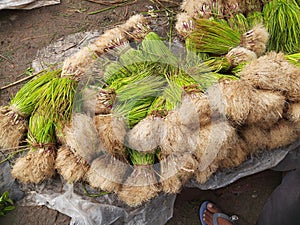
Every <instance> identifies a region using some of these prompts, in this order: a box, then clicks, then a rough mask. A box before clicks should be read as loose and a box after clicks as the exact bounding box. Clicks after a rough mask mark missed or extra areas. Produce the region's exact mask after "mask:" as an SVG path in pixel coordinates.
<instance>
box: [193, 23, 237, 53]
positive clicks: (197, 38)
mask: <svg viewBox="0 0 300 225" xmlns="http://www.w3.org/2000/svg"><path fill="white" fill-rule="evenodd" d="M190 39H191V41H192V43H193V45H194V46H195V48H196V50H197V52H204V53H211V54H216V55H224V54H226V53H227V52H228V51H229V50H230V49H231V48H234V47H236V46H238V45H239V43H240V41H241V34H240V33H239V32H238V31H237V30H233V29H232V28H231V27H230V26H229V25H228V24H227V25H225V24H224V23H223V22H219V21H213V20H206V19H196V20H195V29H194V31H193V32H192V33H191V35H190Z"/></svg>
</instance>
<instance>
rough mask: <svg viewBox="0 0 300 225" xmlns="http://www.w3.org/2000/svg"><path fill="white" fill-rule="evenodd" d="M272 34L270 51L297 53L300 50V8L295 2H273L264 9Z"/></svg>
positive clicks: (275, 0) (274, 0)
mask: <svg viewBox="0 0 300 225" xmlns="http://www.w3.org/2000/svg"><path fill="white" fill-rule="evenodd" d="M263 14H264V19H265V25H266V28H267V30H268V32H269V33H270V39H269V46H268V50H269V51H271V50H274V51H276V52H279V51H282V52H284V53H287V54H292V53H296V52H298V51H299V49H300V42H299V36H300V7H299V5H298V4H297V2H296V1H295V0H273V1H271V2H269V3H268V4H266V5H265V7H264V9H263Z"/></svg>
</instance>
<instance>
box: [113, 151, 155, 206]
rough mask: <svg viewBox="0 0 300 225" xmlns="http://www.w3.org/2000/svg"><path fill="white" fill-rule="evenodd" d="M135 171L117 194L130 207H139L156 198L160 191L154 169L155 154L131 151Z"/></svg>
mask: <svg viewBox="0 0 300 225" xmlns="http://www.w3.org/2000/svg"><path fill="white" fill-rule="evenodd" d="M129 152H130V158H131V162H132V164H133V170H132V171H131V174H130V176H129V177H128V178H127V179H126V181H125V182H124V184H123V185H122V188H121V189H120V191H119V192H118V193H117V194H118V196H119V198H120V199H121V200H122V201H124V202H126V203H127V204H128V205H129V206H133V207H135V206H139V205H141V204H142V203H144V202H147V201H149V200H150V199H152V198H154V197H156V196H157V195H158V192H159V191H160V187H159V185H158V181H157V178H156V174H155V171H154V168H153V164H154V162H155V154H154V153H153V152H149V153H145V152H138V151H136V150H132V149H129Z"/></svg>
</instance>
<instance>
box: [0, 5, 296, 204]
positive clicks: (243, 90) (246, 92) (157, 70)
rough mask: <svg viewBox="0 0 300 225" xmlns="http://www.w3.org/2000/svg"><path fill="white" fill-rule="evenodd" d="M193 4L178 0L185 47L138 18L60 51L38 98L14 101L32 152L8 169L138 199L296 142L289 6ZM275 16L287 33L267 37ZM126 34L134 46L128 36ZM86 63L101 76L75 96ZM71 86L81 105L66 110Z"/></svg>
mask: <svg viewBox="0 0 300 225" xmlns="http://www.w3.org/2000/svg"><path fill="white" fill-rule="evenodd" d="M210 2H218V5H217V6H215V5H210ZM257 2H258V1H257ZM194 3H196V1H195V2H193V1H185V2H184V3H183V6H182V8H183V10H185V11H186V14H185V16H188V20H181V19H180V16H179V17H178V22H177V26H176V27H177V29H178V31H179V32H178V33H179V34H181V35H183V37H184V39H185V46H186V48H185V50H186V54H182V55H179V56H178V55H175V54H174V53H173V52H172V51H171V50H170V49H169V48H168V47H167V45H165V44H164V42H163V41H162V39H161V38H160V37H159V36H158V35H157V34H156V33H154V32H149V30H148V29H147V26H146V25H145V21H144V18H142V17H139V16H137V17H134V19H132V18H131V19H130V20H129V21H127V22H126V23H125V25H121V26H120V27H118V28H114V29H112V30H110V31H107V32H105V33H104V34H103V36H101V37H100V38H99V39H98V40H97V41H96V42H95V43H94V44H92V45H90V46H88V47H86V48H84V49H82V50H80V51H79V52H77V53H76V54H75V55H73V56H71V57H70V58H68V59H67V60H66V61H65V62H64V65H63V68H62V73H60V71H59V72H58V74H59V75H57V73H53V76H54V78H51V79H50V80H46V81H43V82H42V83H40V82H37V81H38V79H37V80H36V84H35V83H33V85H34V87H37V88H36V91H37V93H38V91H39V93H41V94H38V95H36V96H37V97H36V98H34V99H33V100H32V98H33V97H31V99H30V104H29V103H26V102H25V101H24V104H26V106H27V105H29V106H31V105H32V107H31V108H32V109H31V111H30V112H26V111H25V110H23V109H22V108H21V107H17V110H13V109H15V108H16V107H14V108H12V107H10V108H9V110H10V111H9V115H11V114H13V115H16V113H17V112H18V113H17V115H22V117H21V118H24V119H22V120H21V122H22V121H24V122H23V123H22V124H23V125H22V126H23V128H22V129H21V128H20V129H19V130H21V131H22V132H24V130H25V126H26V120H25V118H26V117H30V118H29V132H28V135H27V136H28V141H29V143H30V145H31V148H32V151H30V152H29V153H28V155H27V156H26V157H25V158H20V159H18V160H17V162H16V164H15V166H14V168H13V171H12V173H13V175H14V176H15V177H16V178H18V179H19V180H20V181H22V182H34V183H38V182H41V181H42V180H44V179H48V178H50V177H51V176H52V175H53V174H54V172H55V169H56V170H57V172H58V173H59V174H60V175H62V176H63V177H64V179H65V180H67V181H68V182H78V181H83V182H87V183H89V184H90V185H91V186H92V187H94V188H98V189H101V190H104V191H108V192H114V193H116V194H117V195H118V196H119V198H120V199H121V200H122V201H124V202H126V203H127V204H128V205H130V206H138V205H141V204H142V203H144V202H147V201H149V200H150V199H152V198H154V197H155V196H157V195H158V194H159V192H165V193H178V192H179V191H180V190H181V188H182V187H183V185H184V184H185V183H186V182H187V181H188V180H189V179H190V178H193V177H194V178H195V179H196V180H197V181H198V182H199V183H204V182H206V181H207V179H208V178H209V177H210V176H211V175H212V174H213V173H215V172H216V171H217V170H218V169H219V168H233V167H236V166H238V165H240V164H241V163H242V162H243V161H245V160H246V159H247V157H249V156H251V155H253V154H255V153H257V152H259V151H264V150H272V149H276V148H279V147H285V146H287V145H289V144H291V143H292V142H294V141H296V140H297V139H298V138H299V135H300V132H299V127H300V90H299V89H300V67H299V49H300V48H299V40H298V38H299V34H300V30H299V27H300V23H299V21H300V19H299V16H300V14H299V6H298V5H297V3H296V2H295V1H289V0H274V1H271V2H270V3H267V4H266V5H265V6H264V8H263V9H262V12H255V11H254V10H253V9H250V8H247V7H246V6H245V5H243V4H241V3H240V1H226V2H225V1H207V2H205V1H203V2H202V3H201V4H200V3H198V2H197V3H198V6H199V5H200V6H201V9H200V8H199V7H198V6H197V7H198V8H197V7H196V6H195V4H194ZM199 10H200V11H201V10H202V11H201V12H200V11H199ZM203 10H204V11H203ZM258 10H261V9H260V8H259V9H258ZM229 12H230V13H229ZM282 12H285V13H282ZM242 13H244V14H242ZM224 14H226V17H224V18H222V15H224ZM271 15H272V16H271ZM273 15H276V16H275V17H274V16H273ZM271 17H272V19H273V20H272V21H271ZM285 17H289V18H288V20H287V21H289V23H291V24H290V25H289V26H287V25H286V24H284V26H286V27H287V29H288V31H283V32H280V35H278V36H276V35H275V34H277V32H279V30H280V29H282V26H283V24H282V20H284V19H282V18H285ZM208 18H209V19H208ZM137 21H138V22H137ZM183 28H184V30H180V29H183ZM275 36H276V37H275ZM133 37H134V38H135V40H137V41H139V42H140V43H139V44H137V45H136V46H135V47H132V45H130V44H128V43H127V41H130V40H131V39H132V38H133ZM268 43H269V44H268ZM280 51H283V52H280ZM104 53H106V54H104ZM111 59H113V60H111ZM92 64H98V65H97V66H98V67H99V65H100V67H101V68H102V72H101V73H99V74H93V76H94V77H93V78H94V79H89V83H87V84H86V83H85V81H84V82H81V84H82V83H84V85H83V87H82V90H81V91H78V81H79V80H80V79H81V81H82V80H84V79H83V77H84V75H86V74H88V71H89V68H90V67H91V65H92ZM41 77H42V76H41ZM62 80H63V81H62ZM34 81H35V80H33V81H31V83H32V82H34ZM29 84H30V82H29V83H27V84H26V85H25V86H24V87H23V88H25V87H26V86H27V85H29ZM28 88H31V87H30V86H28ZM58 88H59V90H61V91H60V92H59V93H58V92H57V91H56V90H58ZM76 88H77V93H79V96H81V98H82V104H81V105H80V108H81V111H80V112H79V113H77V112H76V113H75V112H73V114H71V111H72V109H73V99H74V95H75V90H76ZM21 90H22V89H21ZM21 90H20V92H21ZM32 90H35V89H33V88H32ZM32 93H33V92H32ZM17 96H18V94H17V95H16V97H17ZM26 99H29V98H28V97H27V96H26ZM28 101H29V100H28ZM31 103H34V104H31ZM23 108H24V107H23ZM1 115H4V114H1ZM3 121H4V120H3ZM12 121H13V120H12ZM14 126H16V125H14ZM22 126H20V127H22ZM3 127H5V126H4V125H3ZM19 133H20V132H19ZM19 133H18V137H19V139H21V138H22V136H23V134H22V135H21V134H19ZM4 134H5V133H4ZM1 135H2V136H0V137H1V138H2V137H4V138H7V137H5V136H4V135H3V134H2V133H1ZM3 143H4V142H3ZM15 145H16V144H14V145H11V146H15ZM11 146H9V147H11ZM57 148H58V149H59V150H58V151H56V149H57ZM33 150H35V151H33ZM33 167H34V168H33ZM31 171H38V172H37V174H39V175H37V176H38V177H37V176H33V175H32V172H31Z"/></svg>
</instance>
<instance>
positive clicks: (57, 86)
mask: <svg viewBox="0 0 300 225" xmlns="http://www.w3.org/2000/svg"><path fill="white" fill-rule="evenodd" d="M147 23H148V22H147V20H146V19H145V18H144V17H143V16H141V15H135V16H133V17H131V18H130V19H129V20H128V21H127V22H126V23H124V24H122V25H120V26H118V27H116V28H113V29H111V30H108V31H106V32H105V33H104V34H103V35H101V36H100V37H99V38H98V39H97V40H96V41H95V42H94V43H93V44H92V45H90V46H88V47H85V48H83V49H82V50H81V51H79V52H77V53H76V54H74V55H73V56H71V57H70V58H68V59H66V60H65V62H64V64H63V66H62V69H59V70H57V71H46V72H43V73H41V74H40V75H39V76H38V77H36V78H35V79H34V80H32V81H30V82H28V83H27V84H25V85H24V87H23V88H21V89H20V91H19V92H18V93H17V94H16V96H15V97H14V98H13V99H12V101H11V103H10V105H9V106H6V107H2V108H1V124H0V125H1V134H0V142H1V143H2V144H1V145H2V147H5V148H8V149H10V148H14V147H16V146H17V145H19V144H21V141H22V140H23V138H24V136H26V132H27V138H26V141H27V143H28V144H29V148H30V151H29V152H28V153H27V155H26V156H24V157H21V158H18V159H17V161H16V162H15V164H14V167H13V170H12V175H13V176H14V177H15V178H17V179H18V180H20V181H21V182H24V183H28V182H33V183H39V182H41V181H43V180H45V179H49V178H51V177H52V176H53V175H54V174H55V169H57V170H58V171H61V173H63V175H64V176H66V179H67V180H69V181H77V180H81V179H82V177H81V176H79V175H76V174H73V173H74V170H73V171H72V169H69V170H70V171H68V170H66V168H64V167H63V165H62V161H63V160H64V159H65V158H66V157H67V156H70V158H71V157H73V158H74V157H77V158H79V159H78V160H76V162H78V163H79V164H80V167H82V168H81V169H82V170H83V171H85V170H87V168H86V165H85V164H86V163H87V162H88V160H87V159H85V158H83V159H81V157H82V156H81V155H80V154H79V153H80V152H83V150H82V149H76V145H75V144H74V143H73V142H72V138H67V140H65V137H64V136H65V134H64V132H65V131H64V127H65V126H70V122H71V115H72V110H73V101H74V98H75V94H76V90H77V86H78V82H79V81H80V79H81V78H82V76H83V74H84V73H85V72H86V71H87V70H88V68H89V67H90V66H91V65H92V64H93V63H94V62H95V60H96V59H97V57H99V56H100V55H101V54H103V53H104V52H106V51H108V49H111V48H114V47H117V46H119V45H123V44H124V43H126V42H129V41H131V40H141V39H142V38H143V36H145V35H146V34H147V32H148V29H149V28H148V24H147ZM28 118H29V123H28V120H27V119H28ZM27 124H28V126H27ZM65 130H68V129H65ZM66 132H67V131H66ZM67 133H68V132H67ZM69 133H70V132H69ZM66 136H68V135H67V134H66ZM69 136H71V135H70V134H69ZM61 144H63V147H62V148H60V151H58V152H57V151H56V149H57V147H58V146H59V145H61ZM57 153H59V154H58V156H59V157H58V158H57V162H55V158H56V156H57ZM74 160H75V159H74ZM74 160H73V161H74ZM70 164H72V163H71V162H70ZM73 164H74V163H73ZM73 164H72V165H73ZM76 176H78V177H76Z"/></svg>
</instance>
